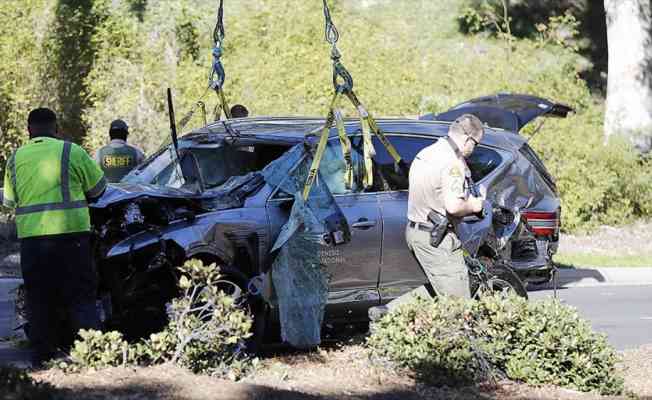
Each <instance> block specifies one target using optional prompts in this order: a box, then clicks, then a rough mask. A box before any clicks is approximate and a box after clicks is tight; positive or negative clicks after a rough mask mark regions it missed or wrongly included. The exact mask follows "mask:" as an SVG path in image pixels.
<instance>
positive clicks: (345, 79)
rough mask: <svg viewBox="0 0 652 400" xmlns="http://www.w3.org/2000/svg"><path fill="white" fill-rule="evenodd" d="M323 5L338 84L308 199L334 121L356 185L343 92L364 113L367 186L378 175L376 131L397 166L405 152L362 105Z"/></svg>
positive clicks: (347, 178) (347, 175)
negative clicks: (341, 105)
mask: <svg viewBox="0 0 652 400" xmlns="http://www.w3.org/2000/svg"><path fill="white" fill-rule="evenodd" d="M323 8H324V19H325V22H326V25H325V38H326V41H327V42H328V43H330V44H331V46H332V49H331V59H332V60H333V86H334V87H335V95H333V100H332V101H331V104H330V107H329V110H328V117H326V123H325V124H324V127H323V128H322V131H321V137H320V138H319V144H318V145H317V151H316V152H315V155H314V158H313V160H312V164H311V166H310V171H309V172H308V177H307V179H306V184H305V186H304V188H303V198H304V200H308V196H309V195H310V189H311V188H312V185H313V183H314V182H315V179H316V178H317V173H318V171H319V164H320V163H321V160H322V157H323V155H324V151H325V150H326V144H327V142H328V136H329V134H330V129H331V126H332V125H333V122H335V124H336V127H337V132H338V136H339V138H340V144H341V145H342V153H343V154H344V163H345V171H344V184H345V186H346V188H347V189H351V188H352V187H353V160H352V157H351V142H350V140H349V138H348V137H347V135H346V129H345V127H344V118H343V117H342V112H341V111H340V108H339V102H340V98H341V95H342V94H344V95H346V97H347V98H348V99H349V100H350V101H351V104H353V107H354V108H355V109H356V111H357V112H358V115H359V117H360V127H361V131H362V142H363V154H364V172H365V174H364V177H363V182H362V184H363V186H364V188H365V189H368V188H370V187H372V185H373V179H374V174H373V157H374V156H375V154H376V151H375V149H374V145H373V142H372V140H371V135H372V134H374V135H376V136H377V137H378V139H379V140H380V142H381V143H382V144H383V146H385V148H386V149H387V152H388V153H389V154H390V155H391V156H392V158H393V159H394V162H395V163H396V166H397V167H399V168H400V167H401V166H402V160H401V156H400V155H399V154H398V151H396V148H395V147H394V146H393V145H392V144H391V143H390V142H389V140H387V138H386V137H385V135H384V134H383V133H382V132H381V130H380V129H379V128H378V125H377V124H376V121H375V120H374V119H373V117H372V116H371V114H369V112H368V111H367V110H366V108H365V107H364V106H363V105H362V103H361V102H360V100H358V97H357V96H356V94H355V92H354V91H353V78H352V77H351V74H349V72H348V71H347V70H346V68H345V67H344V65H343V64H342V63H341V62H340V58H341V54H340V52H339V51H338V50H337V41H338V39H339V32H338V31H337V28H335V25H334V24H333V21H332V18H331V14H330V9H329V7H328V3H327V0H323Z"/></svg>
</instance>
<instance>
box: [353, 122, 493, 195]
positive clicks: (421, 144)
mask: <svg viewBox="0 0 652 400" xmlns="http://www.w3.org/2000/svg"><path fill="white" fill-rule="evenodd" d="M387 138H388V140H389V141H390V142H391V143H392V144H393V145H394V147H396V150H397V151H398V153H399V154H400V155H401V157H402V158H403V159H404V160H405V162H406V163H407V164H408V165H410V164H412V160H414V157H416V155H417V153H419V152H420V151H421V150H422V149H423V148H425V147H427V146H430V145H431V144H433V143H435V142H436V141H437V139H438V138H423V137H414V136H398V135H388V136H387ZM360 141H361V138H357V141H355V142H354V143H355V144H358V143H359V142H360ZM373 144H374V148H375V150H376V156H375V157H374V166H375V169H376V170H377V171H375V172H374V187H373V191H387V190H406V189H407V188H408V184H409V180H408V177H407V176H406V175H405V174H402V173H400V172H398V171H396V169H395V168H394V159H393V158H392V157H391V156H390V155H389V153H388V152H387V149H385V146H383V144H382V143H381V142H380V140H378V138H376V137H374V138H373ZM502 161H503V158H502V156H501V155H500V153H498V152H497V151H495V150H492V149H490V148H488V147H484V146H479V147H478V148H476V150H475V151H474V152H473V154H471V157H469V158H468V159H467V164H468V166H469V169H470V170H471V176H472V177H473V180H474V181H475V182H478V181H480V180H482V179H483V178H484V177H485V176H487V175H489V174H490V173H491V172H492V171H493V170H495V169H496V167H498V166H499V165H500V163H501V162H502ZM377 178H378V179H377Z"/></svg>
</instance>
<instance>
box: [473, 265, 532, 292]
mask: <svg viewBox="0 0 652 400" xmlns="http://www.w3.org/2000/svg"><path fill="white" fill-rule="evenodd" d="M486 275H487V278H486V282H481V281H480V279H479V278H478V277H477V276H475V275H472V276H471V293H472V294H473V296H472V297H473V298H478V297H479V296H481V295H482V292H483V290H488V291H490V292H492V293H503V294H507V293H516V295H518V296H520V297H523V298H525V299H527V298H528V295H527V290H526V289H525V285H524V284H523V281H521V279H520V278H519V277H518V275H516V273H515V272H514V271H513V270H512V269H511V268H509V267H508V266H505V265H503V264H502V263H500V262H497V263H494V264H492V265H490V266H489V268H488V269H487V273H486Z"/></svg>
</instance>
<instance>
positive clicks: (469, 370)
mask: <svg viewBox="0 0 652 400" xmlns="http://www.w3.org/2000/svg"><path fill="white" fill-rule="evenodd" d="M368 345H369V346H370V348H371V349H372V351H373V353H374V354H375V355H376V356H381V357H384V358H388V359H390V360H392V361H394V362H396V363H397V364H399V365H400V366H402V367H406V368H408V369H410V370H412V371H414V373H415V374H416V375H417V377H419V378H420V379H422V380H424V381H426V382H428V383H431V384H436V385H444V384H445V385H454V384H460V383H469V382H478V381H481V380H484V379H487V378H490V377H494V376H500V375H506V376H507V377H509V378H511V379H515V380H520V381H524V382H526V383H530V384H534V385H544V384H554V385H559V386H564V387H568V388H573V389H577V390H582V391H597V392H600V393H601V394H620V393H622V391H623V380H622V378H620V377H619V376H618V375H617V374H616V370H615V364H616V362H617V360H618V358H617V354H616V352H615V350H614V349H613V348H612V347H611V346H610V345H609V344H608V342H607V340H606V338H605V337H604V335H600V334H596V333H594V332H593V331H592V330H591V327H590V325H589V323H588V322H587V321H585V320H583V319H581V318H580V317H579V316H578V314H577V312H576V311H575V310H574V309H573V308H571V307H569V306H565V305H563V304H560V303H559V302H556V301H554V300H546V301H539V302H528V301H527V300H525V299H522V298H520V297H518V296H515V295H510V296H485V297H483V298H482V299H481V300H479V301H475V300H462V299H451V298H439V299H436V300H434V301H425V300H420V301H418V302H415V303H412V304H407V305H405V306H402V307H401V308H400V309H399V310H397V311H396V312H394V313H390V314H388V315H386V316H385V317H383V319H381V320H380V321H379V322H377V326H376V327H375V328H374V333H373V334H372V336H371V337H370V338H369V339H368Z"/></svg>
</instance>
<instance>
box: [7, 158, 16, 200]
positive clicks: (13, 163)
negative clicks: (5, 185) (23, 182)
mask: <svg viewBox="0 0 652 400" xmlns="http://www.w3.org/2000/svg"><path fill="white" fill-rule="evenodd" d="M7 168H9V170H10V171H11V186H12V187H13V188H14V190H13V192H14V204H18V189H16V152H14V153H13V154H12V155H11V157H10V158H9V165H8V166H7Z"/></svg>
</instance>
